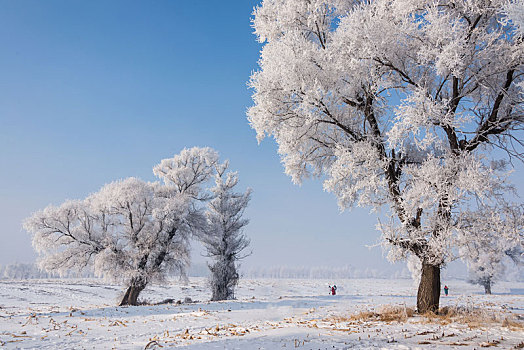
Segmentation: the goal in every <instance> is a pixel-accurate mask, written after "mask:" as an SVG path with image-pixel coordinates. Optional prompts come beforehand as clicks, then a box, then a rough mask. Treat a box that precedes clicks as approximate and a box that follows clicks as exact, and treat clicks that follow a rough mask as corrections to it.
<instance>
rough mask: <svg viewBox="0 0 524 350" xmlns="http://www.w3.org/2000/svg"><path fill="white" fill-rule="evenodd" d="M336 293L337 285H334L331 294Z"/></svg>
mask: <svg viewBox="0 0 524 350" xmlns="http://www.w3.org/2000/svg"><path fill="white" fill-rule="evenodd" d="M336 294H337V286H336V285H333V287H331V295H336Z"/></svg>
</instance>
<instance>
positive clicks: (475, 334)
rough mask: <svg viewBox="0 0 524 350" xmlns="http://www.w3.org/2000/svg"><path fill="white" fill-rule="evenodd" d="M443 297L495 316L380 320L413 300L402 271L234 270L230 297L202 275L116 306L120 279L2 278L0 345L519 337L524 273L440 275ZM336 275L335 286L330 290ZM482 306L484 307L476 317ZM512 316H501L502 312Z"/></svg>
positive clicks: (299, 343)
mask: <svg viewBox="0 0 524 350" xmlns="http://www.w3.org/2000/svg"><path fill="white" fill-rule="evenodd" d="M445 282H446V284H447V285H448V286H449V287H450V296H449V297H442V298H441V306H442V307H445V306H450V307H461V308H464V309H471V310H473V309H475V308H477V309H480V310H482V313H481V315H483V318H496V319H497V321H496V322H491V323H486V324H482V320H479V322H478V324H474V325H472V323H471V322H470V323H469V325H468V324H467V323H461V322H451V323H448V324H446V322H443V321H442V320H438V319H434V320H428V319H427V318H424V317H421V316H414V317H409V318H407V319H406V320H405V321H403V322H397V321H390V322H386V321H381V320H380V319H379V318H378V317H372V316H370V317H363V318H357V317H355V315H357V314H359V313H362V314H361V315H367V314H369V315H372V314H373V313H380V312H381V311H383V310H384V309H386V308H390V309H391V308H392V307H397V308H398V309H399V310H404V309H405V310H409V308H413V307H414V305H415V303H416V297H415V293H416V288H414V287H413V285H412V282H411V281H410V280H371V279H361V280H337V281H327V280H298V279H295V280H294V279H289V280H288V279H280V280H276V279H257V280H241V282H240V285H239V286H238V288H237V298H238V299H237V300H233V301H226V302H209V301H207V300H209V298H210V291H209V289H208V287H207V285H206V280H205V279H203V278H191V279H190V280H189V283H188V284H187V285H185V284H183V283H181V282H179V281H170V282H169V284H167V285H166V286H152V287H150V288H148V289H146V290H145V291H144V292H143V295H142V297H143V298H145V299H148V300H149V301H150V302H151V303H154V302H158V301H161V300H164V299H166V298H173V299H175V300H184V298H186V297H188V298H191V299H192V300H193V302H192V303H187V304H186V303H182V304H179V305H176V304H164V305H143V306H136V307H134V306H129V307H116V306H115V305H116V302H117V300H118V298H119V296H121V294H122V288H121V287H119V286H114V285H108V284H104V283H103V282H101V281H100V280H94V279H78V280H23V281H13V280H3V281H0V346H1V347H2V348H5V349H15V348H22V349H32V348H38V349H110V348H115V349H144V348H146V347H147V348H149V349H154V348H160V346H162V349H166V348H167V349H169V348H181V349H281V348H282V349H286V348H291V349H295V348H296V349H350V348H355V349H450V348H457V349H475V348H476V349H478V348H479V347H483V346H484V347H495V346H496V347H497V348H504V349H510V348H514V347H515V346H518V345H519V344H522V343H521V342H522V341H523V340H524V332H523V329H524V328H523V322H522V316H523V314H524V296H523V295H522V294H523V293H522V291H523V290H524V283H510V282H501V283H499V284H496V285H495V286H494V289H493V292H494V293H495V294H494V295H491V296H485V295H483V294H481V293H482V290H481V288H479V287H477V286H471V285H469V284H467V283H465V282H463V281H445ZM332 283H336V284H337V287H338V290H337V292H338V295H336V296H330V295H328V285H329V284H332ZM484 316H485V317H484ZM506 318H507V319H508V320H511V322H509V321H508V322H506V323H504V320H505V319H506Z"/></svg>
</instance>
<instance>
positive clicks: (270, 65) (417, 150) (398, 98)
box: [248, 0, 524, 312]
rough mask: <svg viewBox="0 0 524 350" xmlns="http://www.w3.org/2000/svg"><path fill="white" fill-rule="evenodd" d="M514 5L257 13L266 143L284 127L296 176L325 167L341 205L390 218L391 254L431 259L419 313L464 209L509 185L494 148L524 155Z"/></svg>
mask: <svg viewBox="0 0 524 350" xmlns="http://www.w3.org/2000/svg"><path fill="white" fill-rule="evenodd" d="M506 5H507V2H506V1H505V0H497V1H489V2H486V1H482V0H469V1H433V0H431V1H427V0H398V1H389V0H374V1H352V0H345V1H344V0H263V2H262V4H261V5H260V6H259V7H257V8H256V9H255V12H254V19H253V26H254V29H255V34H256V35H257V36H258V39H259V41H260V42H262V43H265V44H264V46H263V49H262V52H261V57H260V60H259V65H260V70H259V71H257V72H255V73H254V74H253V75H252V76H251V80H250V85H251V87H252V89H253V90H254V94H253V100H254V106H252V107H251V108H250V109H249V111H248V119H249V121H250V123H251V126H252V127H253V128H254V129H255V130H256V132H257V138H258V140H259V141H261V140H262V139H263V138H264V137H267V136H272V137H274V139H275V140H276V142H277V144H278V152H279V154H280V155H281V158H282V162H283V164H284V167H285V172H286V173H287V174H288V175H289V176H291V177H292V179H293V181H294V182H296V183H300V182H301V181H302V180H303V179H305V178H308V177H310V176H318V177H321V178H322V179H323V180H324V188H325V189H326V190H328V191H331V192H333V193H334V194H335V196H336V197H337V198H338V202H339V206H340V207H341V208H342V209H344V208H348V207H351V206H354V205H358V206H368V207H371V208H373V209H375V210H378V209H379V208H384V209H386V210H387V211H388V212H389V213H390V214H391V221H390V222H389V223H382V224H380V225H379V229H380V230H381V232H382V238H383V240H382V242H383V243H384V246H385V247H387V248H388V249H389V257H390V259H392V260H396V259H403V258H406V257H407V256H408V255H414V256H416V257H418V259H419V260H420V262H421V280H420V283H419V288H418V296H417V308H418V310H419V311H420V312H425V311H427V310H437V309H438V305H439V298H440V268H441V267H442V266H443V265H444V264H445V263H446V262H447V261H449V260H450V259H453V258H455V257H454V252H456V251H457V249H454V248H456V247H457V244H459V243H458V242H457V237H458V236H459V234H460V226H459V225H457V222H459V221H460V220H459V219H460V215H461V211H460V210H458V209H459V208H461V207H462V206H463V205H466V204H468V203H469V202H470V201H471V200H472V198H475V199H478V200H480V201H486V202H489V201H490V199H491V198H494V197H496V196H498V195H501V194H502V193H503V192H504V191H505V181H506V179H505V170H504V167H503V166H501V165H502V164H501V162H491V158H493V157H494V154H495V153H494V152H493V149H494V148H496V147H499V148H501V149H502V150H504V151H506V153H507V154H508V155H509V156H510V157H517V158H520V159H522V158H523V157H522V156H523V155H522V153H521V152H520V151H519V150H520V148H519V146H521V140H520V139H519V138H518V132H519V131H520V130H522V127H523V121H524V117H523V98H524V93H523V91H522V89H523V88H524V85H523V84H522V82H523V62H524V42H523V40H521V39H520V37H519V36H518V35H517V33H516V30H517V29H518V28H517V27H516V25H515V21H513V20H512V19H510V20H507V17H506V12H507V13H509V12H510V10H511V9H512V8H511V6H510V7H507V6H506ZM504 6H506V7H504ZM510 16H511V15H510ZM511 18H514V17H511ZM500 153H502V152H500Z"/></svg>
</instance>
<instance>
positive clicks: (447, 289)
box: [444, 286, 449, 296]
mask: <svg viewBox="0 0 524 350" xmlns="http://www.w3.org/2000/svg"><path fill="white" fill-rule="evenodd" d="M448 291H449V288H448V286H444V294H446V296H448Z"/></svg>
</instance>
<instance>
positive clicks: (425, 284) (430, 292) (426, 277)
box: [417, 262, 440, 314]
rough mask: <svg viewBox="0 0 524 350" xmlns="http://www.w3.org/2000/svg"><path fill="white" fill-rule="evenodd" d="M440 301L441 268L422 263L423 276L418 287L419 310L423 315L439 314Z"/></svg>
mask: <svg viewBox="0 0 524 350" xmlns="http://www.w3.org/2000/svg"><path fill="white" fill-rule="evenodd" d="M439 299H440V266H439V265H431V264H428V263H424V262H423V263H422V276H421V277H420V284H419V286H418V294H417V310H418V312H419V313H421V314H423V313H425V312H428V311H432V312H438V307H439Z"/></svg>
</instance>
